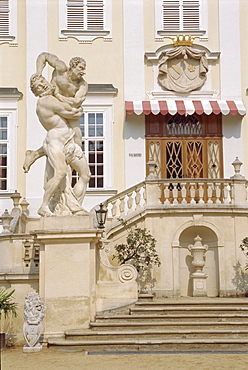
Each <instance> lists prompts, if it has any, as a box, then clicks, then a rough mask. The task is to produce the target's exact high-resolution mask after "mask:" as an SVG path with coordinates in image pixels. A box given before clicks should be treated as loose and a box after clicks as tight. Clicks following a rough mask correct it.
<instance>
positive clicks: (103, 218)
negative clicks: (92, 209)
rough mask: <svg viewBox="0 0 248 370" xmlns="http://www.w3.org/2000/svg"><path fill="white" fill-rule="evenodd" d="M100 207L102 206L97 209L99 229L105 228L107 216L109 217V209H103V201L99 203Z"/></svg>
mask: <svg viewBox="0 0 248 370" xmlns="http://www.w3.org/2000/svg"><path fill="white" fill-rule="evenodd" d="M99 207H100V208H99V209H98V210H96V219H97V223H98V227H99V229H104V224H105V221H106V217H107V211H106V209H103V204H102V203H100V204H99Z"/></svg>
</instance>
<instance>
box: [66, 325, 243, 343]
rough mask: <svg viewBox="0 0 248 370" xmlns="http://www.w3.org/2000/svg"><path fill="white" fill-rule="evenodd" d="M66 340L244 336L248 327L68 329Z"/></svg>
mask: <svg viewBox="0 0 248 370" xmlns="http://www.w3.org/2000/svg"><path fill="white" fill-rule="evenodd" d="M65 338H66V340H73V341H77V340H87V341H88V340H102V341H105V340H110V339H118V340H119V339H140V338H142V339H147V340H148V339H161V340H162V339H169V338H202V339H203V338H222V339H223V338H246V339H247V340H248V329H246V330H244V329H240V330H235V329H214V328H212V329H190V328H188V329H183V330H180V329H174V330H172V329H171V330H169V329H160V330H159V329H154V328H152V329H143V330H142V329H140V328H136V330H128V328H127V330H122V331H117V330H112V331H111V330H108V331H90V330H68V331H66V332H65Z"/></svg>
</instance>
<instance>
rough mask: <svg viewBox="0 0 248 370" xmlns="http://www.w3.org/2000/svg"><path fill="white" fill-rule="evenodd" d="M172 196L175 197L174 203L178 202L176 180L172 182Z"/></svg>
mask: <svg viewBox="0 0 248 370" xmlns="http://www.w3.org/2000/svg"><path fill="white" fill-rule="evenodd" d="M172 186H173V188H172V198H173V201H172V203H173V204H178V188H177V183H176V182H174V183H172Z"/></svg>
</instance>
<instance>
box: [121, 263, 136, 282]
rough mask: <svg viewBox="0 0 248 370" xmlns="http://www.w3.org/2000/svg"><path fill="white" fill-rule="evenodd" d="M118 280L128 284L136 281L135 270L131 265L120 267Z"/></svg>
mask: <svg viewBox="0 0 248 370" xmlns="http://www.w3.org/2000/svg"><path fill="white" fill-rule="evenodd" d="M118 278H119V280H120V281H121V282H122V283H128V282H131V281H134V280H136V279H137V270H136V268H135V267H134V266H133V265H122V266H120V267H119V270H118Z"/></svg>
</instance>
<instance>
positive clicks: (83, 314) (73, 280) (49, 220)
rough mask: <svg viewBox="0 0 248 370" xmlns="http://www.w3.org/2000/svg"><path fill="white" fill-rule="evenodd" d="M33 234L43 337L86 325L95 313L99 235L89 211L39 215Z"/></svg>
mask: <svg viewBox="0 0 248 370" xmlns="http://www.w3.org/2000/svg"><path fill="white" fill-rule="evenodd" d="M34 234H35V238H36V242H38V243H39V244H40V273H39V295H40V297H41V299H42V300H43V302H44V304H45V306H46V314H45V319H44V323H43V327H44V332H45V334H44V335H45V337H47V336H53V335H62V334H63V333H64V331H65V330H68V329H72V328H74V329H75V328H77V329H82V328H86V327H88V324H89V321H90V320H91V319H92V318H93V317H94V314H95V305H94V302H95V283H96V277H95V275H96V273H95V245H96V242H97V241H98V239H99V238H100V237H101V232H100V231H99V230H98V229H95V228H94V227H93V218H92V215H90V214H85V215H82V216H59V217H42V218H41V220H40V229H39V230H35V231H34Z"/></svg>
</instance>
